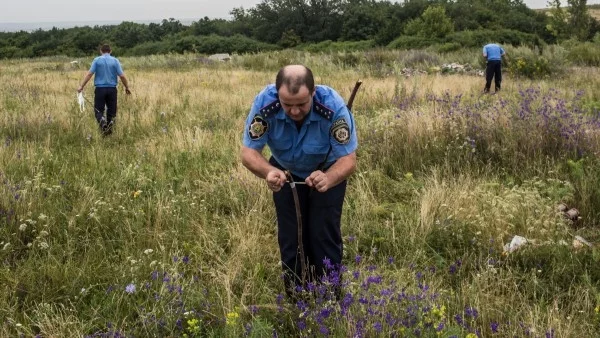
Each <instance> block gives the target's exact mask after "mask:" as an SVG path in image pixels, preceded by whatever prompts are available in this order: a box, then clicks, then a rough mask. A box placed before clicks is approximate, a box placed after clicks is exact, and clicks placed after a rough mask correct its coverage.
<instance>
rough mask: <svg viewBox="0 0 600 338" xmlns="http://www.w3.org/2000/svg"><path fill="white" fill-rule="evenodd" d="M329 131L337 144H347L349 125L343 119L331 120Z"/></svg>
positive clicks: (348, 140)
mask: <svg viewBox="0 0 600 338" xmlns="http://www.w3.org/2000/svg"><path fill="white" fill-rule="evenodd" d="M329 133H330V134H331V136H333V138H334V139H335V140H336V141H337V143H339V144H348V142H350V126H349V125H348V123H347V122H346V120H345V119H339V120H337V121H335V122H333V125H332V126H331V129H329Z"/></svg>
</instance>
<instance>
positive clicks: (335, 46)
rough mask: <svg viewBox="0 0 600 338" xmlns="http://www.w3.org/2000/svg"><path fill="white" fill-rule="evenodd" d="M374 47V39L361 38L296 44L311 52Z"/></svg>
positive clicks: (358, 49) (344, 50)
mask: <svg viewBox="0 0 600 338" xmlns="http://www.w3.org/2000/svg"><path fill="white" fill-rule="evenodd" d="M373 47H375V41H373V40H363V41H336V42H334V41H331V40H326V41H321V42H319V43H313V44H305V45H301V46H298V47H297V49H299V50H303V51H307V52H311V53H321V52H350V51H362V50H368V49H371V48H373Z"/></svg>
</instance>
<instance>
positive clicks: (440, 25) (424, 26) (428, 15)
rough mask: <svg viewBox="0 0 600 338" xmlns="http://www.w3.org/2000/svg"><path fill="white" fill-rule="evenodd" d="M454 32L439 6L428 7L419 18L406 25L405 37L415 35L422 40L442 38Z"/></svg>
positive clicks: (451, 24) (449, 20)
mask: <svg viewBox="0 0 600 338" xmlns="http://www.w3.org/2000/svg"><path fill="white" fill-rule="evenodd" d="M453 31H454V24H453V23H452V20H451V19H450V18H449V17H448V16H447V15H446V10H445V9H444V7H441V6H430V7H427V9H426V10H425V11H424V12H423V14H422V15H421V17H420V18H417V19H413V20H411V21H410V22H409V23H408V24H407V25H406V34H407V35H417V36H422V37H424V38H428V39H431V38H443V37H445V36H446V35H448V34H450V33H452V32H453Z"/></svg>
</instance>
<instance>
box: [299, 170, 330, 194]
mask: <svg viewBox="0 0 600 338" xmlns="http://www.w3.org/2000/svg"><path fill="white" fill-rule="evenodd" d="M305 182H306V185H308V186H309V187H312V188H315V189H317V191H318V192H326V191H327V190H329V188H331V186H330V183H331V182H330V180H329V178H328V177H327V174H326V173H324V172H322V171H321V170H317V171H313V172H312V174H310V176H308V177H307V178H306V180H305Z"/></svg>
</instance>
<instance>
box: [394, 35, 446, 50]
mask: <svg viewBox="0 0 600 338" xmlns="http://www.w3.org/2000/svg"><path fill="white" fill-rule="evenodd" d="M435 42H437V41H436V40H433V39H427V38H423V37H419V36H408V35H401V36H399V37H398V38H396V39H395V40H394V41H392V42H390V43H389V44H388V48H392V49H416V48H425V47H428V46H430V45H432V44H434V43H435Z"/></svg>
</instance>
